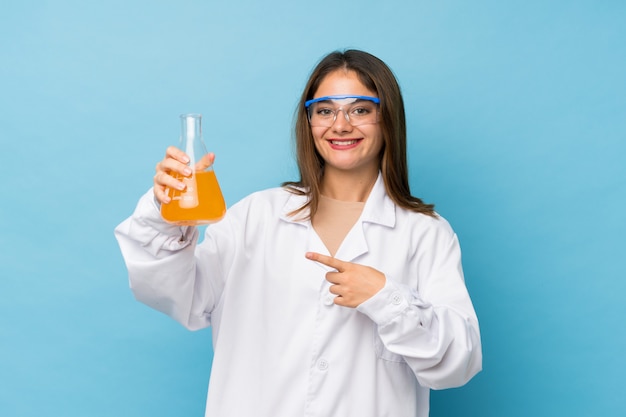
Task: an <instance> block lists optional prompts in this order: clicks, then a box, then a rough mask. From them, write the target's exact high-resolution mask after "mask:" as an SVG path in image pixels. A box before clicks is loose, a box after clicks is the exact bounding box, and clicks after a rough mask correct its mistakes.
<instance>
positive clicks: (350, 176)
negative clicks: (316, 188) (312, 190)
mask: <svg viewBox="0 0 626 417" xmlns="http://www.w3.org/2000/svg"><path fill="white" fill-rule="evenodd" d="M377 178H378V170H376V171H375V172H360V173H354V172H346V171H338V170H326V171H325V172H324V177H323V178H322V184H321V193H322V195H324V196H326V197H329V198H332V199H334V200H340V201H359V202H365V200H367V197H368V196H369V195H370V192H371V191H372V188H373V187H374V183H375V182H376V179H377Z"/></svg>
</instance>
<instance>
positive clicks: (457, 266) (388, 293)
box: [357, 232, 482, 389]
mask: <svg viewBox="0 0 626 417" xmlns="http://www.w3.org/2000/svg"><path fill="white" fill-rule="evenodd" d="M428 253H429V256H428V257H425V259H423V260H422V262H425V263H426V264H427V267H426V268H425V270H426V271H427V273H426V274H424V275H425V276H424V277H423V278H422V279H420V280H419V282H420V284H419V290H418V288H411V287H409V286H407V285H404V284H402V283H400V282H399V281H398V280H395V279H394V278H393V277H387V280H386V283H385V286H384V287H383V289H382V290H380V291H379V292H378V293H377V294H376V295H375V296H374V297H372V298H370V299H369V300H367V301H365V302H364V303H362V304H361V305H360V306H359V307H358V308H357V309H358V310H359V311H361V312H362V313H364V314H366V315H367V316H369V317H370V318H371V319H372V320H373V321H374V323H375V324H376V327H377V330H378V336H379V337H380V340H381V341H382V344H383V346H384V347H383V349H384V353H386V354H387V356H394V357H396V358H398V359H399V360H404V361H405V362H406V363H407V364H408V365H409V366H410V367H411V369H412V370H413V373H414V374H415V376H416V377H417V379H418V381H419V383H420V385H422V386H424V387H428V388H432V389H444V388H453V387H458V386H461V385H464V384H465V383H467V382H468V381H469V380H470V379H471V378H472V377H473V376H474V375H475V374H476V373H478V372H479V371H480V370H481V369H482V351H481V342H480V332H479V327H478V320H477V317H476V314H475V312H474V308H473V306H472V302H471V300H470V297H469V294H468V292H467V289H466V286H465V282H464V278H463V272H462V267H461V252H460V248H459V243H458V239H457V236H456V235H455V234H454V233H452V232H450V233H439V235H438V236H437V238H436V239H435V241H434V244H433V247H432V249H431V250H429V251H428Z"/></svg>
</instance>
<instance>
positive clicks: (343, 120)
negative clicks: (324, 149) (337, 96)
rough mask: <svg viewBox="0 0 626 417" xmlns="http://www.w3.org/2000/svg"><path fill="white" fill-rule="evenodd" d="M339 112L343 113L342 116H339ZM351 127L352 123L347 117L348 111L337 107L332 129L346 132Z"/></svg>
mask: <svg viewBox="0 0 626 417" xmlns="http://www.w3.org/2000/svg"><path fill="white" fill-rule="evenodd" d="M339 112H342V113H343V117H341V116H339ZM351 129H352V124H350V119H349V117H348V113H347V112H346V111H345V110H344V109H342V108H339V109H337V110H336V111H335V120H334V122H333V130H335V131H338V132H347V131H350V130H351Z"/></svg>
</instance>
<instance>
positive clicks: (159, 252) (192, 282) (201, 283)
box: [115, 190, 221, 330]
mask: <svg viewBox="0 0 626 417" xmlns="http://www.w3.org/2000/svg"><path fill="white" fill-rule="evenodd" d="M115 237H116V238H117V241H118V244H119V246H120V249H121V252H122V256H123V257H124V262H125V263H126V267H127V269H128V277H129V283H130V288H131V290H132V292H133V294H134V296H135V298H136V299H137V300H138V301H140V302H142V303H144V304H146V305H148V306H150V307H152V308H154V309H156V310H158V311H161V312H163V313H165V314H167V315H168V316H170V317H172V318H173V319H175V320H176V321H178V322H179V323H181V324H182V325H183V326H185V327H186V328H188V329H190V330H196V329H200V328H204V327H208V326H209V325H210V311H211V310H212V307H213V306H214V304H215V302H216V299H217V297H218V296H219V293H220V291H221V288H220V287H221V285H220V280H219V279H217V278H215V277H212V276H208V275H209V271H213V272H214V274H213V275H215V276H219V271H220V267H221V265H220V264H219V256H218V255H217V254H215V255H214V256H213V259H210V256H207V259H206V261H207V263H208V265H210V266H211V267H197V265H198V262H197V261H196V257H195V253H194V252H195V248H196V245H197V240H198V229H197V228H196V227H179V226H174V225H171V224H168V223H166V222H165V221H164V220H163V219H162V217H161V214H160V212H159V208H158V206H157V205H156V203H155V201H154V198H153V193H152V190H150V191H149V192H148V193H146V194H145V195H144V196H142V197H141V199H140V200H139V203H138V204H137V207H136V209H135V211H134V213H133V214H132V215H131V216H130V217H129V218H128V219H126V220H124V221H123V222H122V223H121V224H120V225H119V226H117V227H116V229H115ZM207 245H208V246H210V245H211V243H210V242H209V243H207ZM203 261H204V259H203ZM203 263H204V262H203Z"/></svg>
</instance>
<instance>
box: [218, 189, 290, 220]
mask: <svg viewBox="0 0 626 417" xmlns="http://www.w3.org/2000/svg"><path fill="white" fill-rule="evenodd" d="M294 197H298V196H296V195H295V194H293V193H291V192H289V191H288V190H287V189H285V188H283V187H274V188H268V189H265V190H261V191H256V192H254V193H252V194H249V195H248V196H246V197H244V198H242V199H241V200H239V201H238V202H237V203H235V204H233V205H232V207H230V208H229V209H228V212H229V213H230V214H234V215H237V214H239V215H240V214H242V213H248V212H251V211H254V213H256V214H258V215H260V214H264V215H268V214H270V213H271V214H276V215H280V214H282V213H283V211H284V208H285V206H286V205H287V204H288V202H289V201H290V200H292V199H293V198H294Z"/></svg>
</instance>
